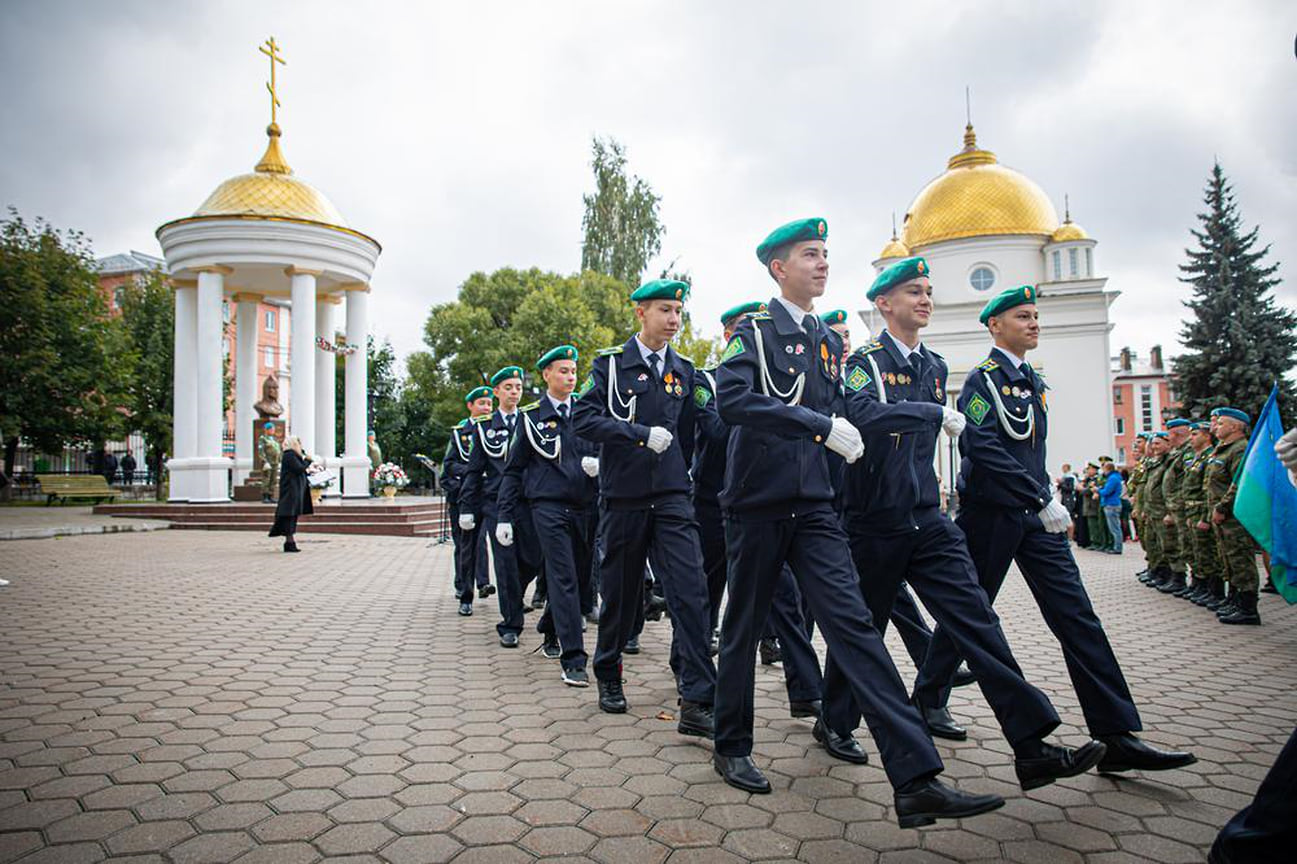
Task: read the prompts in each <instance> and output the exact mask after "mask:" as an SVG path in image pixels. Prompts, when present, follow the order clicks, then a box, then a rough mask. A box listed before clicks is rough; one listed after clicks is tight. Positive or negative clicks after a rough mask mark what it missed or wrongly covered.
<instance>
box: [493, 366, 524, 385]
mask: <svg viewBox="0 0 1297 864" xmlns="http://www.w3.org/2000/svg"><path fill="white" fill-rule="evenodd" d="M510 378H517V379H519V380H522V367H521V366H506V367H504V368H503V369H501V370H500V371H499V372H496V373H495V374H494V375H492V376H491V386H492V387H495V386H497V385H498V384H499V383H500V382H501V381H508V380H509V379H510Z"/></svg>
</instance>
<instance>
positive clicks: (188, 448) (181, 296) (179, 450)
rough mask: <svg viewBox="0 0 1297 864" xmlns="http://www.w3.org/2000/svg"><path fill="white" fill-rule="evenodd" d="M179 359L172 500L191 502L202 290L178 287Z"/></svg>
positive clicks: (171, 462)
mask: <svg viewBox="0 0 1297 864" xmlns="http://www.w3.org/2000/svg"><path fill="white" fill-rule="evenodd" d="M175 291H176V320H175V349H174V350H175V357H174V363H173V371H172V379H171V380H172V385H171V386H172V402H173V404H172V416H171V459H169V460H168V461H167V470H168V472H169V474H170V489H169V493H168V498H169V500H171V501H188V500H189V488H188V485H187V482H186V481H187V480H188V474H186V473H185V471H184V470H183V466H184V463H185V462H186V461H187V460H190V459H192V458H193V457H194V455H195V454H196V452H197V450H196V444H197V439H196V438H195V435H196V429H195V426H196V424H197V422H198V402H197V400H196V398H195V397H196V394H195V389H194V385H195V377H194V376H195V371H196V369H197V367H196V366H195V360H196V357H195V343H196V342H197V341H198V332H197V331H198V305H197V303H198V298H197V294H198V289H197V288H195V287H194V286H193V285H176V288H175Z"/></svg>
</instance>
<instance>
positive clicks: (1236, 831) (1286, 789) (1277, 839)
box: [1212, 729, 1297, 864]
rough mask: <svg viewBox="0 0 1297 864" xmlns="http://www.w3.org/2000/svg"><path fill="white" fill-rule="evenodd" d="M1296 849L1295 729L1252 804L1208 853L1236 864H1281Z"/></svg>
mask: <svg viewBox="0 0 1297 864" xmlns="http://www.w3.org/2000/svg"><path fill="white" fill-rule="evenodd" d="M1295 846H1297V729H1295V730H1293V734H1292V735H1290V736H1289V737H1288V743H1287V744H1285V745H1284V748H1283V750H1281V751H1279V758H1278V759H1277V760H1275V763H1274V765H1272V766H1271V767H1270V770H1269V771H1268V772H1266V775H1265V779H1264V780H1262V781H1261V786H1260V788H1258V789H1257V790H1256V797H1255V798H1253V799H1252V803H1251V804H1249V805H1247V806H1246V807H1244V808H1243V809H1242V810H1240V811H1238V813H1236V814H1235V815H1234V818H1232V819H1230V820H1229V821H1228V822H1226V823H1225V827H1224V828H1222V829H1220V834H1218V835H1216V842H1215V844H1214V845H1213V846H1212V851H1213V852H1216V853H1217V854H1218V855H1220V856H1221V858H1222V860H1226V861H1235V862H1238V864H1243V862H1247V864H1284V862H1288V861H1291V860H1292V859H1293V848H1294V847H1295Z"/></svg>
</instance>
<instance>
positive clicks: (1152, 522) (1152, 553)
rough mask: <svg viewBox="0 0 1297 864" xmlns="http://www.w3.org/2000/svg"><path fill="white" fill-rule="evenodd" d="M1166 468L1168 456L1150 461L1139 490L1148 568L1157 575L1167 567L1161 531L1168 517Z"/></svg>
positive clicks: (1163, 455)
mask: <svg viewBox="0 0 1297 864" xmlns="http://www.w3.org/2000/svg"><path fill="white" fill-rule="evenodd" d="M1165 468H1166V454H1165V453H1164V454H1162V455H1161V456H1153V457H1151V458H1150V459H1149V460H1148V471H1147V472H1146V473H1145V474H1144V483H1143V485H1141V486H1140V488H1139V494H1140V501H1139V511H1140V512H1141V513H1142V514H1143V515H1144V534H1143V538H1144V549H1145V550H1146V551H1147V553H1148V568H1149V570H1150V572H1152V573H1154V574H1156V573H1158V571H1159V570H1164V569H1165V568H1166V567H1167V560H1166V552H1165V550H1164V549H1163V548H1162V537H1163V534H1162V532H1161V531H1160V530H1159V529H1160V527H1161V525H1162V517H1163V516H1165V515H1166V498H1164V497H1163V495H1162V474H1163V472H1164V470H1165Z"/></svg>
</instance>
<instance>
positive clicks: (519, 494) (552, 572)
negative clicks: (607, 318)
mask: <svg viewBox="0 0 1297 864" xmlns="http://www.w3.org/2000/svg"><path fill="white" fill-rule="evenodd" d="M578 359H579V357H578V354H577V350H576V348H575V347H573V346H571V345H559V346H558V347H557V348H551V349H550V350H549V351H547V352H545V354H544V355H542V356H541V358H540V360H538V361H536V370H537V371H538V372H540V374H541V377H542V378H543V379H544V380H545V395H544V396H542V397H541V398H540V401H538V402H535V403H532V404H531V405H527V406H525V407H524V408H522V409H521V410H520V412H519V414H520V416H521V419H520V421H519V424H520V425H519V427H518V429H517V430H516V431H515V432H514V440H513V443H512V445H510V446H511V449H510V452H509V460H508V463H507V465H506V467H505V469H504V477H503V479H502V480H501V481H500V497H499V514H498V522H497V524H496V527H495V533H496V539H497V540H498V541H499V543H500V545H502V546H504V547H506V548H507V547H509V546H511V545H512V544H513V542H514V539H515V536H516V534H518V533H520V531H521V530H522V529H523V528H524V527H526V526H524V525H521V524H519V522H520V520H525V519H528V518H530V520H531V521H532V525H533V527H534V534H535V536H536V537H537V538H538V540H539V543H540V549H541V558H542V559H543V561H544V565H545V572H546V573H547V574H548V575H547V579H548V582H549V602H548V603H547V604H546V606H545V613H544V614H543V615H542V616H541V618H540V622H539V624H538V629H539V630H540V632H541V633H542V634H544V637H545V646H546V647H547V649H548V650H547V651H546V655H547V656H551V655H553V654H554V653H555V649H557V652H558V659H559V662H560V663H561V664H562V680H563V682H564V683H565V684H569V685H571V686H573V687H588V686H589V684H590V677H589V675H588V674H587V673H586V670H585V667H586V652H585V638H584V637H583V636H582V635H581V574H583V573H584V574H587V575H588V574H589V572H590V558H591V549H592V548H593V545H594V544H593V538H591V537H590V534H589V518H588V513H589V509H590V508H591V507H592V506H593V505H594V496H595V481H594V478H595V477H597V476H598V475H599V459H598V458H597V457H596V456H595V450H594V448H593V447H591V446H590V445H589V444H588V443H587V442H586V441H584V440H582V439H581V438H578V437H577V436H576V434H575V433H574V432H573V431H572V391H573V390H575V389H576V364H577V360H578ZM524 505H525V506H524ZM498 581H499V583H500V606H501V608H502V609H504V608H505V607H506V605H507V615H506V619H505V624H507V625H508V627H509V632H507V633H506V632H502V633H501V635H500V644H502V645H506V638H507V637H508V636H512V637H513V638H512V640H510V641H512V643H513V645H506V647H514V646H516V645H517V644H518V634H519V633H521V632H522V624H523V619H522V615H523V613H522V598H523V595H524V593H525V592H526V590H527V582H526V581H525V577H524V581H522V582H520V583H518V584H512V583H510V584H506V581H505V578H504V576H501V577H500V578H499V579H498ZM506 597H507V604H506Z"/></svg>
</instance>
